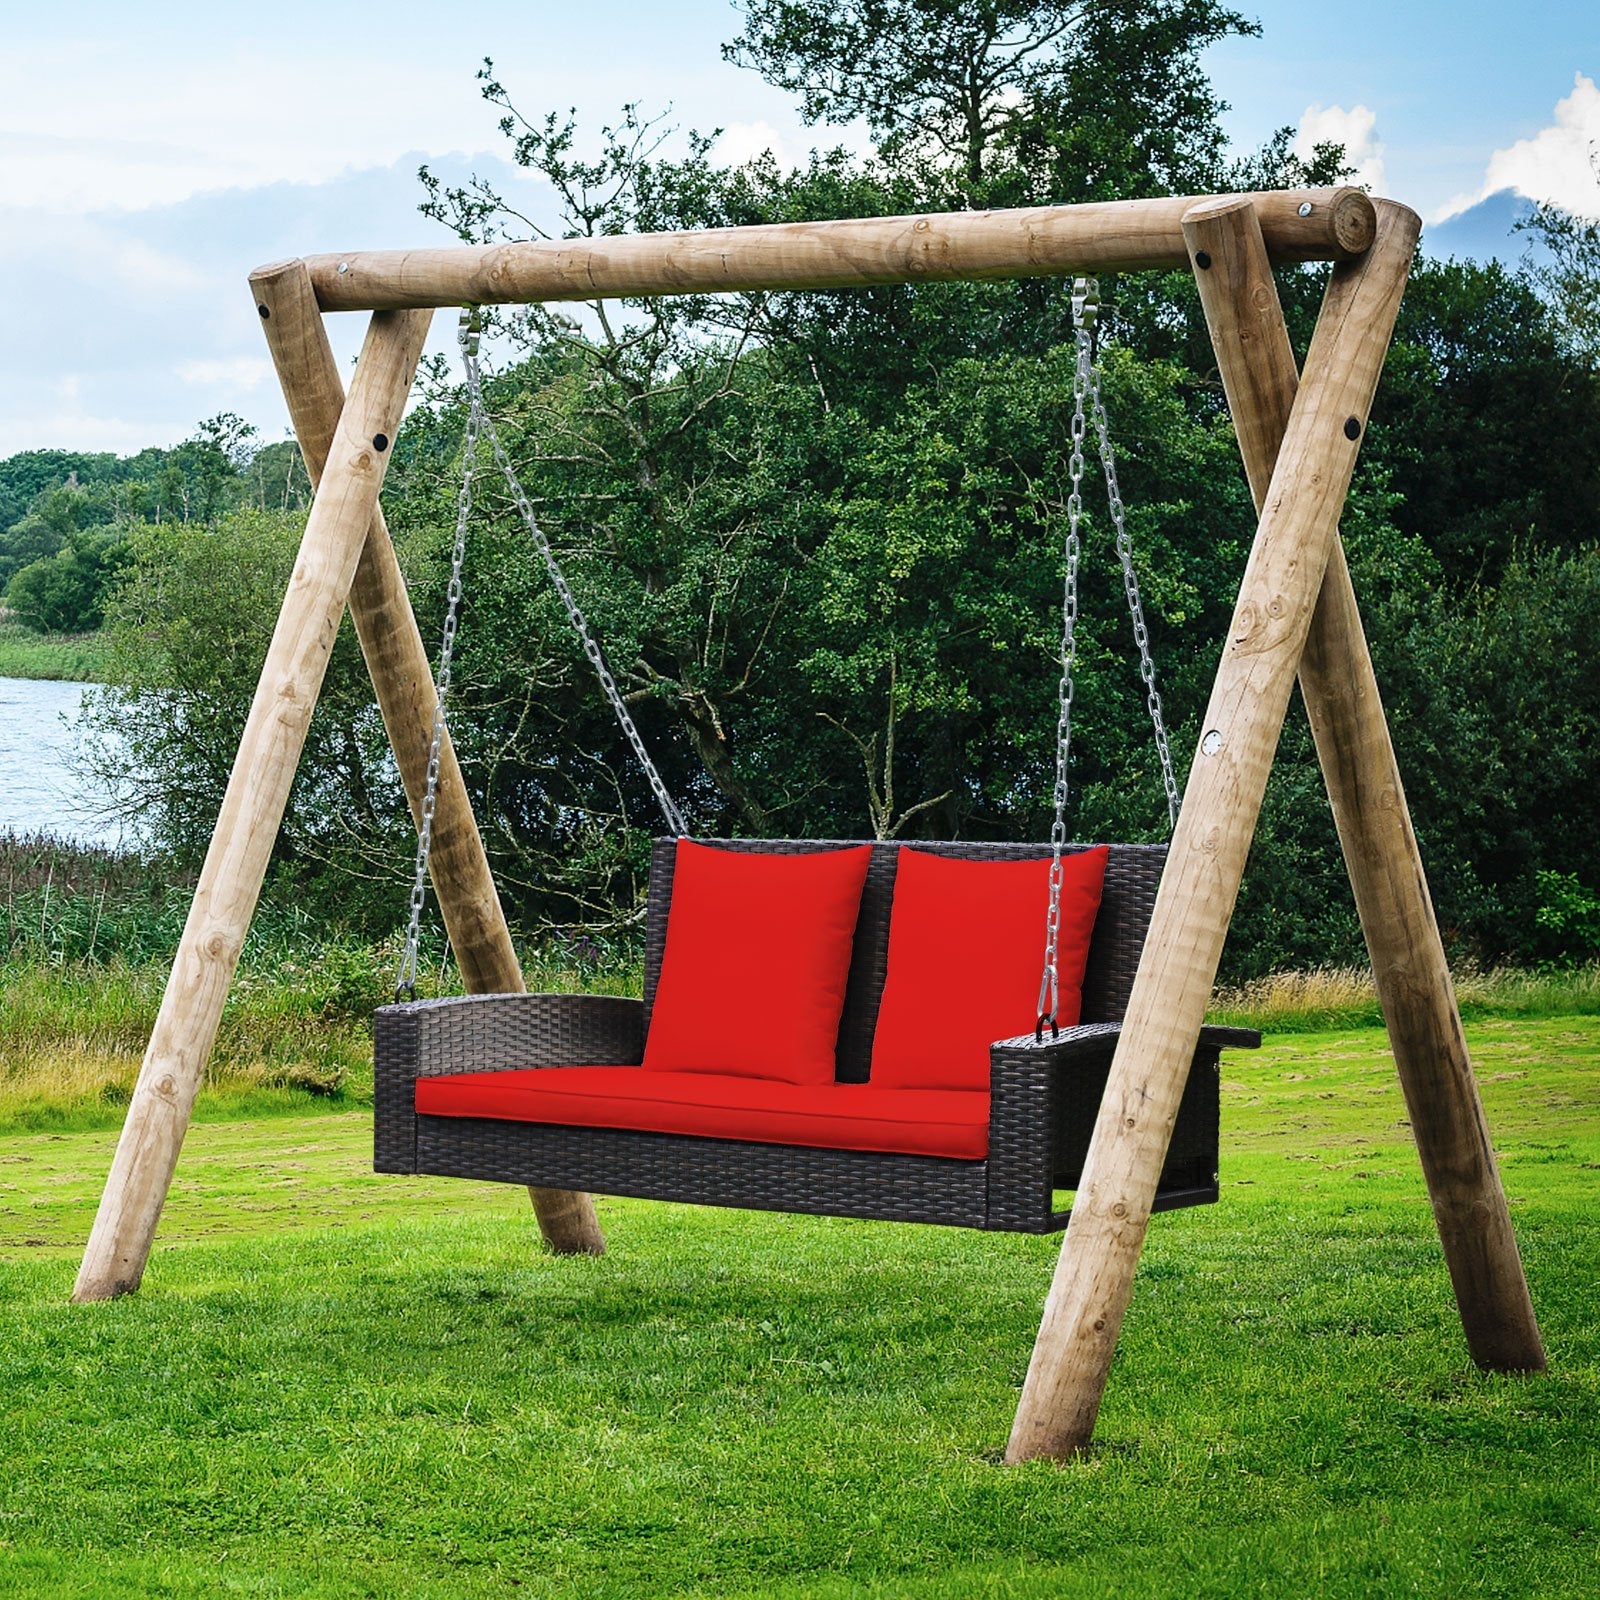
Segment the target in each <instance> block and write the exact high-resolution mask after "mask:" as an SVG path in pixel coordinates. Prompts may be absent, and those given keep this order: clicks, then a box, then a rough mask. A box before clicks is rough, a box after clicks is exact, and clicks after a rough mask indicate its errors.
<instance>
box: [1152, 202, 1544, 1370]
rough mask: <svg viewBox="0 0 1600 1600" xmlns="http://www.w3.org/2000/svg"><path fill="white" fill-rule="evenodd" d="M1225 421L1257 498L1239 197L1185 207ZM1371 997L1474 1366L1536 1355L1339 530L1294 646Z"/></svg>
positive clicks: (1255, 301) (1264, 294)
mask: <svg viewBox="0 0 1600 1600" xmlns="http://www.w3.org/2000/svg"><path fill="white" fill-rule="evenodd" d="M1183 231H1184V235H1185V237H1186V238H1187V239H1188V242H1189V253H1190V257H1191V259H1196V260H1198V256H1199V255H1200V254H1201V253H1203V254H1204V255H1205V256H1206V258H1207V260H1208V261H1209V262H1210V265H1209V267H1207V268H1204V269H1199V268H1197V270H1196V272H1195V280H1196V282H1197V283H1198V284H1199V287H1200V300H1201V303H1202V305H1203V306H1204V307H1205V312H1206V321H1207V322H1208V324H1209V325H1210V329H1211V342H1212V344H1213V346H1214V347H1215V349H1216V353H1217V363H1218V366H1219V369H1220V371H1221V373H1222V382H1223V387H1224V389H1225V390H1226V392H1227V396H1228V409H1229V411H1230V412H1231V413H1232V416H1233V423H1234V431H1235V432H1236V433H1237V434H1238V436H1239V449H1240V451H1241V453H1242V454H1243V456H1244V462H1245V471H1246V473H1247V474H1248V476H1249V479H1250V488H1251V492H1252V493H1253V494H1254V496H1255V499H1256V505H1257V508H1258V509H1259V508H1260V507H1261V505H1262V503H1263V502H1264V500H1265V498H1266V494H1267V487H1268V484H1269V483H1270V481H1271V478H1272V469H1273V467H1274V465H1275V464H1276V462H1277V457H1278V446H1279V444H1280V443H1281V441H1282V439H1283V434H1284V429H1285V427H1286V426H1287V424H1288V420H1289V413H1290V409H1291V407H1292V406H1293V403H1294V396H1295V390H1296V388H1297V386H1298V384H1299V376H1298V374H1297V373H1296V371H1295V361H1294V350H1293V348H1292V347H1291V345H1290V343H1289V333H1288V329H1287V328H1285V326H1284V322H1283V310H1282V307H1281V306H1280V304H1279V302H1278V294H1277V287H1276V285H1275V283H1274V282H1273V277H1272V265H1271V262H1270V261H1269V260H1268V259H1267V247H1266V244H1265V242H1264V240H1263V239H1262V236H1261V224H1260V221H1259V219H1258V218H1257V216H1256V212H1255V209H1254V207H1253V206H1251V204H1250V202H1249V201H1248V200H1241V199H1237V198H1233V199H1227V200H1209V201H1205V202H1203V203H1202V204H1200V205H1198V206H1196V207H1195V208H1194V209H1193V210H1192V211H1191V212H1189V214H1188V215H1187V216H1186V217H1185V218H1184V224H1183ZM1300 692H1301V694H1302V696H1303V697H1304V699H1305V703H1306V709H1307V711H1308V712H1309V714H1310V717H1311V729H1312V732H1313V734H1314V735H1315V736H1316V743H1317V756H1318V759H1319V760H1320V761H1321V763H1322V772H1323V776H1324V778H1325V779H1326V782H1327V786H1328V797H1329V799H1330V800H1331V801H1332V803H1333V814H1334V820H1335V821H1336V822H1337V823H1338V827H1339V841H1340V844H1341V845H1342V847H1343V850H1344V858H1345V863H1346V865H1347V867H1348V869H1349V873H1350V882H1351V886H1352V887H1353V888H1354V890H1355V899H1356V909H1357V910H1358V911H1359V912H1360V915H1361V927H1362V931H1363V932H1364V933H1365V935H1366V940H1367V951H1368V954H1369V955H1370V957H1371V959H1372V971H1373V976H1374V978H1375V980H1376V982H1377V986H1378V997H1379V999H1380V1000H1381V1002H1382V1004H1383V1014H1384V1019H1385V1021H1386V1022H1387V1023H1388V1027H1389V1039H1390V1042H1391V1044H1392V1045H1393V1047H1394V1058H1395V1065H1396V1066H1397V1068H1398V1069H1399V1073H1400V1082H1401V1086H1402V1087H1403V1089H1404V1091H1405V1097H1406V1106H1407V1108H1408V1110H1409V1112H1410V1116H1411V1128H1412V1132H1413V1134H1414V1135H1415V1137H1416V1141H1417V1151H1418V1154H1419V1155H1420V1156H1421V1159H1422V1170H1423V1173H1424V1176H1425V1177H1426V1179H1427V1184H1428V1194H1429V1197H1430V1198H1431V1200H1432V1202H1433V1214H1434V1218H1435V1220H1436V1221H1437V1223H1438V1227H1439V1238H1440V1242H1441V1243H1442V1245H1443V1247H1444V1254H1445V1260H1446V1262H1447V1263H1448V1265H1449V1268H1450V1277H1451V1281H1452V1283H1453V1285H1454V1287H1455V1293H1456V1303H1457V1304H1458V1305H1459V1306H1460V1308H1461V1321H1462V1325H1463V1327H1464V1328H1465V1330H1466V1336H1467V1346H1468V1348H1469V1349H1470V1350H1471V1352H1472V1357H1473V1360H1475V1361H1476V1362H1477V1363H1478V1365H1479V1366H1481V1367H1488V1368H1492V1369H1495V1370H1498V1371H1542V1370H1543V1369H1544V1366H1545V1354H1544V1346H1543V1343H1542V1342H1541V1340H1540V1338H1539V1327H1538V1323H1537V1321H1536V1320H1535V1318H1534V1313H1533V1302H1532V1300H1531V1299H1530V1297H1529V1295H1528V1284H1527V1279H1526V1278H1525V1277H1524V1275H1523V1271H1522V1260H1521V1257H1520V1256H1519V1255H1518V1253H1517V1242H1516V1236H1515V1234H1514V1233H1513V1231H1512V1227H1511V1213H1510V1211H1509V1209H1508V1208H1507V1206H1506V1197H1505V1191H1504V1189H1503V1188H1502V1187H1501V1184H1500V1174H1499V1172H1498V1170H1497V1168H1496V1165H1495V1159H1494V1149H1493V1146H1492V1145H1491V1144H1490V1141H1489V1132H1488V1126H1487V1124H1486V1122H1485V1120H1484V1115H1483V1104H1482V1101H1481V1100H1480V1098H1479V1095H1478V1086H1477V1082H1476V1080H1475V1078H1474V1077H1473V1072H1472V1061H1471V1059H1470V1057H1469V1056H1468V1054H1467V1046H1466V1040H1465V1038H1464V1036H1463V1035H1462V1031H1461V1014H1460V1012H1459V1011H1458V1009H1457V1007H1456V1000H1455V991H1454V988H1453V986H1452V985H1451V981H1450V969H1449V965H1448V963H1447V962H1446V960H1445V953H1444V944H1443V942H1442V941H1441V939H1440V937H1439V925H1438V922H1437V920H1436V918H1435V917H1434V912H1433V902H1432V899H1431V898H1430V896H1429V894H1428V883H1427V878H1426V877H1425V875H1424V873H1423V870H1422V857H1421V854H1420V852H1419V851H1418V849H1417V839H1416V834H1415V832H1414V831H1413V830H1412V826H1411V814H1410V811H1409V809H1408V808H1407V806H1406V799H1405V790H1404V789H1403V788H1402V786H1401V782H1400V771H1399V767H1398V766H1397V764H1396V762H1395V757H1394V745H1393V743H1392V741H1391V740H1390V737H1389V727H1388V722H1387V720H1386V719H1385V717H1384V712H1383V702H1382V700H1381V698H1380V697H1379V694H1378V685H1377V681H1376V679H1375V678H1374V677H1373V672H1372V658H1371V656H1370V655H1369V653H1368V651H1367V641H1366V636H1365V633H1364V631H1363V629H1362V626H1361V613H1360V610H1359V609H1358V607H1357V605H1356V597H1355V591H1354V589H1353V588H1352V587H1351V584H1350V570H1349V567H1348V566H1347V565H1346V563H1345V559H1344V548H1343V545H1342V543H1341V542H1340V541H1338V540H1337V539H1336V540H1335V542H1334V548H1333V553H1332V556H1331V558H1330V559H1329V562H1328V572H1327V576H1326V578H1325V579H1324V581H1323V585H1322V595H1321V598H1320V599H1319V600H1318V602H1317V609H1316V611H1315V613H1314V614H1313V616H1312V619H1311V632H1310V634H1309V635H1308V637H1307V639H1306V649H1305V654H1304V656H1302V658H1301V661H1300Z"/></svg>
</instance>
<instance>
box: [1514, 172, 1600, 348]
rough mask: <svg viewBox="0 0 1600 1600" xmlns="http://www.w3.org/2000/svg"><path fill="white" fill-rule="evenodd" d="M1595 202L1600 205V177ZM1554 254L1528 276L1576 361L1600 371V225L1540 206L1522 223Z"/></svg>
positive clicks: (1534, 266) (1531, 268)
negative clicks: (1549, 310) (1552, 315)
mask: <svg viewBox="0 0 1600 1600" xmlns="http://www.w3.org/2000/svg"><path fill="white" fill-rule="evenodd" d="M1595 202H1596V204H1597V205H1600V173H1597V182H1596V185H1595ZM1517 226H1518V228H1520V229H1523V230H1525V231H1526V232H1528V233H1531V234H1532V235H1533V236H1534V238H1536V239H1537V240H1538V241H1539V243H1540V244H1542V245H1543V246H1544V248H1545V250H1546V251H1547V252H1548V253H1549V258H1550V259H1549V260H1548V261H1544V262H1530V263H1529V264H1528V269H1527V270H1528V275H1529V277H1530V278H1531V279H1532V281H1533V283H1534V285H1535V286H1536V287H1537V288H1538V290H1539V291H1540V293H1541V294H1542V295H1543V296H1544V298H1545V301H1546V303H1547V304H1548V305H1549V306H1550V308H1551V310H1552V311H1553V313H1554V315H1555V319H1556V325H1557V327H1558V328H1559V329H1560V333H1561V338H1562V342H1563V343H1564V345H1565V346H1566V348H1567V350H1568V351H1569V352H1570V353H1571V354H1572V356H1573V357H1574V358H1575V359H1576V360H1578V361H1581V362H1582V363H1583V364H1584V365H1585V366H1587V367H1588V368H1589V369H1590V370H1591V371H1600V219H1596V218H1593V217H1580V216H1577V215H1576V214H1574V213H1573V212H1571V211H1564V210H1563V209H1562V208H1561V207H1560V206H1555V205H1548V204H1541V205H1537V206H1535V207H1534V209H1533V212H1532V214H1531V215H1530V216H1527V217H1525V218H1523V219H1522V220H1521V221H1520V222H1518V223H1517Z"/></svg>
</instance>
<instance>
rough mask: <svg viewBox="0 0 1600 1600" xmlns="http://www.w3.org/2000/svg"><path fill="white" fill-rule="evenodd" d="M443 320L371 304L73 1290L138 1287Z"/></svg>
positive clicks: (87, 1296) (88, 1296)
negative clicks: (390, 469) (386, 480)
mask: <svg viewBox="0 0 1600 1600" xmlns="http://www.w3.org/2000/svg"><path fill="white" fill-rule="evenodd" d="M431 320H432V313H431V312H427V311H399V312H395V311H386V312H378V313H376V314H375V315H374V316H373V319H372V324H371V327H370V328H369V330H368V333H367V339H366V344H365V346H364V347H363V349H362V352H361V361H360V364H359V366H358V367H357V369H356V375H355V380H354V382H353V383H352V385H351V393H350V401H349V404H348V405H346V406H345V408H344V411H343V414H342V415H341V417H340V419H339V426H338V429H337V431H336V433H335V435H334V438H333V442H332V448H331V449H330V451H329V455H328V464H327V468H326V470H325V471H324V473H323V484H322V491H321V493H320V494H318V496H317V498H316V501H315V503H314V504H313V506H312V508H311V515H310V517H309V518H308V520H307V522H306V531H305V537H304V538H303V539H302V540H301V544H300V553H299V555H298V556H297V557H296V559H295V566H294V574H293V576H292V577H291V578H290V580H289V588H288V592H287V593H286V594H285V595H284V599H283V609H282V610H281V611H280V612H279V614H278V625H277V627H276V628H275V629H274V631H273V635H272V643H271V644H270V645H269V646H268V648H267V659H266V663H265V665H264V666H263V667H262V669H261V683H260V685H259V687H258V688H257V689H256V694H255V699H254V700H253V701H252V702H251V706H250V714H249V717H248V719H247V720H246V722H245V728H244V735H243V737H242V738H241V739H240V741H239V754H238V756H237V757H236V758H235V760H234V764H233V772H232V774H231V775H230V776H229V778H228V788H227V792H226V794H225V795H224V796H223V801H222V810H221V812H220V814H219V815H218V817H217V826H216V831H215V832H214V833H213V834H212V836H211V846H210V848H209V849H208V850H207V852H206V859H205V864H204V866H203V867H202V868H201V869H200V881H199V884H198V885H197V887H196V889H195V894H194V902H193V904H192V905H191V906H190V907H189V916H188V920H187V921H186V922H185V923H184V928H183V937H182V939H181V941H180V942H179V945H178V953H177V955H176V957H175V958H174V960H173V964H172V973H171V976H170V977H169V978H168V979H167V987H166V992H165V993H164V994H163V995H162V997H161V1009H160V1011H159V1012H158V1013H157V1015H156V1024H155V1029H154V1031H153V1032H152V1033H151V1036H150V1044H149V1046H148V1048H147V1049H146V1051H145V1057H144V1065H143V1067H142V1068H141V1069H140V1072H139V1079H138V1082H137V1084H136V1085H135V1086H134V1091H133V1099H132V1100H131V1101H130V1103H129V1105H128V1116H127V1120H126V1122H125V1123H124V1124H123V1129H122V1137H121V1139H120V1140H119V1141H118V1143H117V1153H116V1156H115V1158H114V1160H113V1161H112V1165H111V1175H110V1176H109V1177H108V1178H107V1180H106V1188H105V1194H104V1195H103V1197H102V1198H101V1201H100V1209H99V1212H98V1213H97V1215H96V1216H95V1220H94V1228H93V1230H92V1232H91V1233H90V1235H89V1245H88V1249H87V1250H86V1251H85V1253H84V1258H83V1265H82V1267H81V1268H80V1269H79V1272H78V1281H77V1286H76V1288H75V1289H74V1290H73V1299H74V1300H107V1299H110V1298H112V1297H113V1296H115V1295H119V1294H126V1293H128V1292H130V1291H131V1290H134V1289H137V1288H138V1287H139V1280H140V1278H141V1277H142V1276H143V1274H144V1265H145V1261H146V1260H147V1259H148V1257H149V1254H150V1243H151V1240H152V1238H153V1237H154V1235H155V1229H156V1223H157V1222H158V1221H159V1220H160V1217H161V1207H162V1205H163V1203H164V1202H165V1200H166V1197H167V1189H168V1188H169V1186H170V1185H171V1183H172V1173H173V1169H174V1167H175V1166H176V1165H177V1161H178V1151H179V1149H180V1148H181V1146H182V1144H183V1136H184V1132H185V1131H186V1129H187V1128H188V1126H189V1113H190V1111H191V1110H192V1109H193V1106H194V1097H195V1094H196V1093H197V1092H198V1090H199V1088H200V1079H201V1075H202V1074H203V1072H204V1071H205V1065H206V1061H207V1058H208V1057H209V1056H210V1054H211V1046H212V1044H213V1043H214V1042H215V1040H216V1036H217V1024H218V1022H220V1021H221V1018H222V1005H223V1001H224V1000H225V999H226V998H227V994H228V986H229V984H230V983H231V982H232V980H233V974H234V970H235V968H236V967H237V966H238V964H239V951H240V949H241V948H242V946H243V944H244V937H245V933H246V931H247V929H248V928H249V926H250V918H251V915H252V914H253V913H254V911H255V907H256V900H257V898H258V897H259V895H260V893H261V883H262V880H263V878H264V877H265V876H266V871H267V862H268V859H269V858H270V856H271V854H272V844H273V841H274V840H275V839H276V838H277V835H278V827H279V824H280V823H281V822H282V820H283V808H284V806H285V804H286V803H287V802H288V798H289V790H290V787H291V786H292V784H293V783H294V774H295V768H296V766H297V765H298V764H299V760H300V752H301V750H302V749H303V748H304V746H305V739H306V730H307V728H308V727H309V726H310V723H311V713H312V710H313V708H314V707H315V706H316V703H317V694H318V692H319V691H320V690H321V688H322V679H323V675H324V673H325V672H326V670H327V665H328V655H329V652H330V651H331V650H332V649H333V640H334V635H335V634H336V633H337V632H338V629H339V619H340V618H341V617H342V616H343V614H344V606H345V598H346V596H347V595H348V594H349V592H350V581H351V579H352V577H353V576H354V575H355V570H356V562H357V561H358V560H359V558H360V555H361V550H362V547H363V545H364V544H365V542H366V536H367V528H368V525H369V524H370V523H371V521H372V513H373V509H374V508H375V507H376V505H377V503H378V490H379V488H380V487H381V486H382V483H383V474H384V469H385V468H386V467H387V465H388V462H389V455H390V451H389V444H390V441H391V440H393V438H394V436H395V431H396V430H397V429H398V427H399V426H400V417H401V413H402V412H403V411H404V409H405V403H406V397H407V396H408V395H409V394H410V392H411V380H412V378H413V377H414V376H415V374H416V370H417V362H418V360H419V359H420V357H421V354H422V344H423V341H424V339H426V338H427V334H428V323H429V322H430V321H431Z"/></svg>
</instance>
